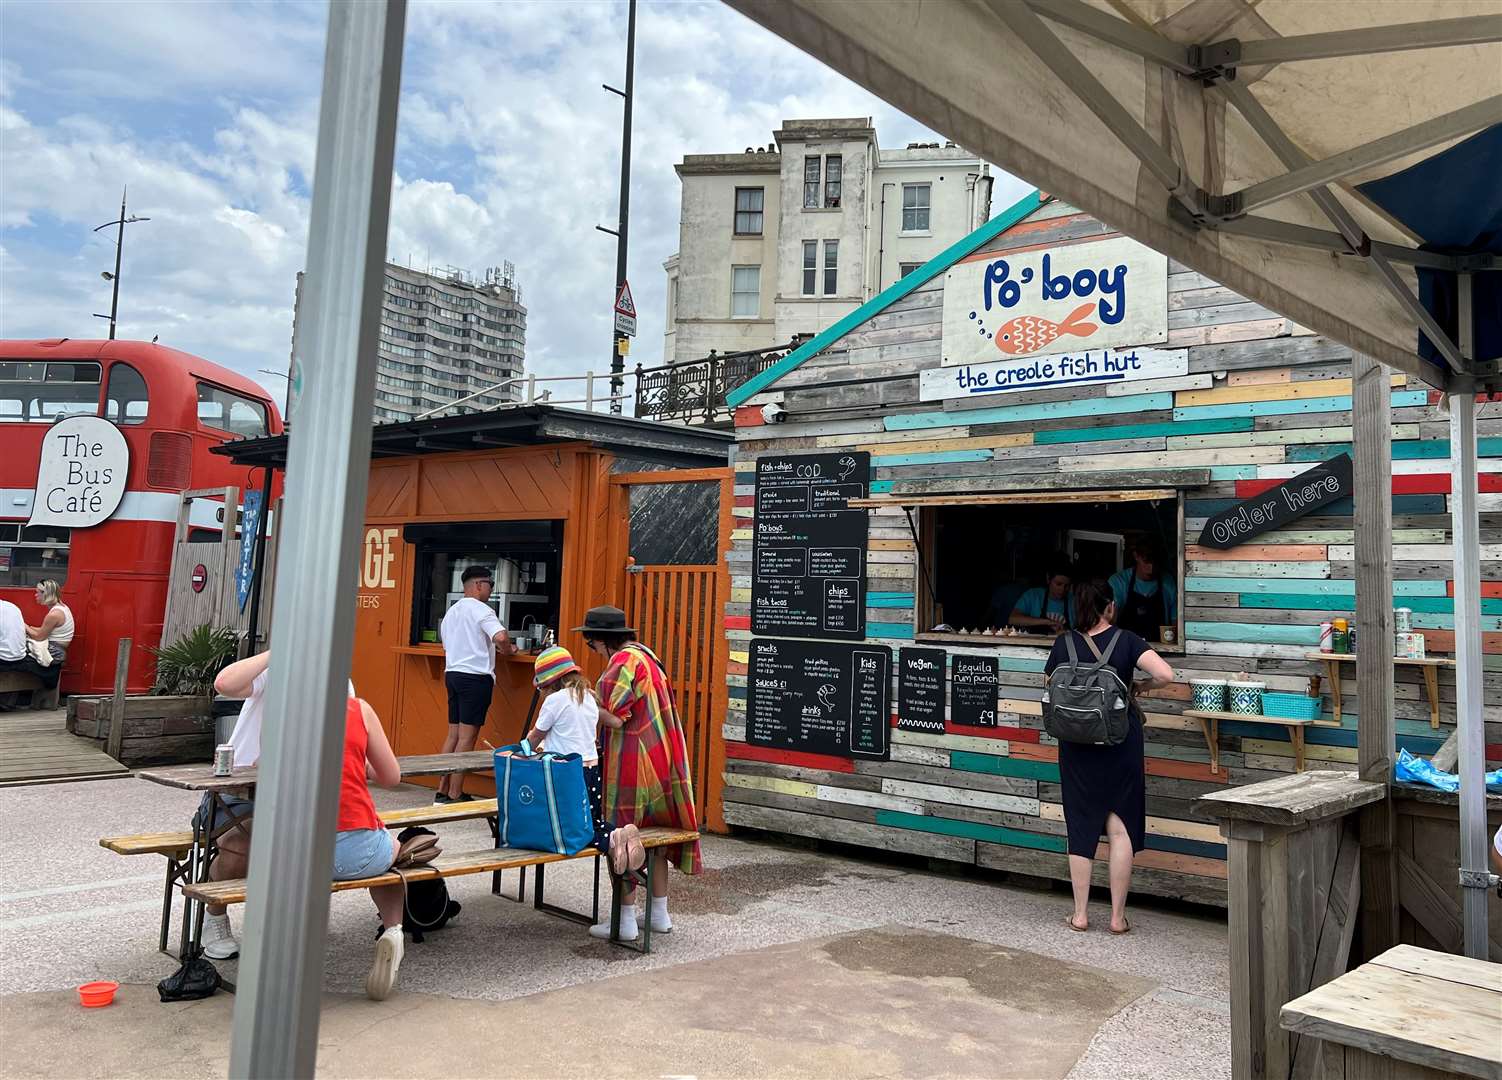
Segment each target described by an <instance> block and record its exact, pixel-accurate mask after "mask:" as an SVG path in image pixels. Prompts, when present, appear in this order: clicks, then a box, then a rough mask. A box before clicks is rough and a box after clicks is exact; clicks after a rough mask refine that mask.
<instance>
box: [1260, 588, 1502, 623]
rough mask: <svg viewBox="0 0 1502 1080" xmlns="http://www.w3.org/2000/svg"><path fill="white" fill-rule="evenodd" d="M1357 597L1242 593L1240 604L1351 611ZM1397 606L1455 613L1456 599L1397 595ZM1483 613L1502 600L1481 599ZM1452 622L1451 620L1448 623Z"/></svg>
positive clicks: (1500, 610)
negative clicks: (1352, 603)
mask: <svg viewBox="0 0 1502 1080" xmlns="http://www.w3.org/2000/svg"><path fill="white" fill-rule="evenodd" d="M1353 599H1354V598H1353V597H1352V596H1350V595H1347V596H1343V597H1342V596H1309V595H1307V594H1301V593H1292V592H1287V593H1266V594H1262V595H1258V594H1257V593H1241V594H1240V601H1241V603H1240V606H1241V607H1244V608H1295V609H1297V608H1310V609H1318V610H1321V611H1350V610H1351V603H1350V601H1352V600H1353ZM1393 606H1394V607H1406V608H1411V609H1412V610H1413V614H1414V618H1416V619H1417V618H1419V617H1420V616H1425V617H1427V616H1430V615H1451V616H1453V615H1454V614H1455V601H1454V600H1453V599H1452V598H1451V597H1448V596H1394V597H1393ZM1481 613H1482V615H1483V616H1494V615H1495V616H1502V600H1497V599H1493V598H1492V597H1483V598H1482V600H1481ZM1446 625H1448V624H1446Z"/></svg>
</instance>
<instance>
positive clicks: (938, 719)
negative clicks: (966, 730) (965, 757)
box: [897, 649, 948, 735]
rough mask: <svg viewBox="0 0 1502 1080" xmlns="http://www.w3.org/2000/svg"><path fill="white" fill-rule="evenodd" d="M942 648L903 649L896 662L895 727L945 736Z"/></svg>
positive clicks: (944, 655) (945, 658) (943, 656)
mask: <svg viewBox="0 0 1502 1080" xmlns="http://www.w3.org/2000/svg"><path fill="white" fill-rule="evenodd" d="M947 656H948V654H946V653H945V652H944V650H943V649H903V650H902V652H901V654H900V657H899V659H898V662H897V726H898V727H899V728H900V729H902V730H903V731H927V732H931V733H936V734H940V735H942V734H943V733H944V672H945V666H946V664H945V662H946V660H947Z"/></svg>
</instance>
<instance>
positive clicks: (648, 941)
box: [641, 851, 657, 956]
mask: <svg viewBox="0 0 1502 1080" xmlns="http://www.w3.org/2000/svg"><path fill="white" fill-rule="evenodd" d="M655 854H657V853H656V852H655V851H650V852H648V853H647V910H646V911H645V913H644V914H645V915H646V917H645V918H644V919H642V922H641V951H642V955H643V956H650V955H651V953H652V868H653V867H654V866H655V865H656V864H657V860H656V859H654V858H653V857H652V856H653V855H655Z"/></svg>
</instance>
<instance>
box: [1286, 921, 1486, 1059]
mask: <svg viewBox="0 0 1502 1080" xmlns="http://www.w3.org/2000/svg"><path fill="white" fill-rule="evenodd" d="M1279 1021H1280V1022H1281V1024H1282V1025H1283V1027H1285V1028H1287V1029H1288V1030H1289V1031H1291V1032H1295V1033H1297V1034H1299V1035H1302V1036H1303V1037H1304V1038H1306V1039H1307V1038H1315V1039H1320V1040H1322V1041H1323V1045H1322V1046H1321V1047H1320V1050H1321V1052H1322V1057H1323V1061H1324V1066H1325V1075H1326V1076H1327V1077H1330V1076H1335V1077H1344V1078H1345V1080H1366V1078H1368V1077H1382V1078H1383V1080H1432V1078H1436V1077H1439V1076H1445V1075H1450V1076H1479V1077H1486V1078H1488V1080H1502V965H1499V964H1493V963H1489V962H1487V961H1485V960H1473V959H1471V958H1469V957H1465V956H1451V955H1450V954H1449V953H1440V952H1431V951H1430V950H1428V949H1420V948H1418V947H1416V946H1413V945H1399V946H1397V947H1395V948H1392V949H1388V950H1387V951H1386V952H1385V953H1383V954H1382V955H1381V956H1379V957H1377V958H1376V959H1375V960H1372V961H1371V962H1370V963H1366V964H1362V965H1361V966H1360V967H1359V968H1357V969H1356V970H1355V971H1348V972H1346V973H1345V974H1344V975H1342V976H1340V977H1339V978H1337V979H1332V980H1331V981H1330V982H1327V983H1325V984H1324V985H1323V986H1320V987H1318V988H1316V989H1314V990H1311V991H1310V992H1309V993H1307V994H1305V995H1304V996H1303V997H1301V998H1297V999H1296V1000H1294V1001H1290V1002H1289V1003H1288V1004H1287V1005H1284V1006H1283V1010H1282V1013H1281V1014H1280V1016H1279Z"/></svg>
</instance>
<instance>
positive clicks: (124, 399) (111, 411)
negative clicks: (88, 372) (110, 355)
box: [104, 361, 150, 425]
mask: <svg viewBox="0 0 1502 1080" xmlns="http://www.w3.org/2000/svg"><path fill="white" fill-rule="evenodd" d="M149 407H150V402H149V400H148V395H147V393H146V380H145V379H143V378H142V377H141V373H140V372H139V371H137V370H136V369H135V368H133V367H131V366H130V365H129V364H123V363H120V362H118V361H117V362H116V363H113V364H111V365H110V381H109V386H108V387H107V388H106V390H105V394H104V416H105V419H106V420H111V421H113V422H114V423H116V424H121V425H124V424H144V423H145V422H146V412H147V409H148V408H149Z"/></svg>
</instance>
